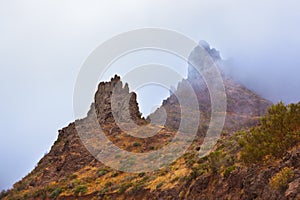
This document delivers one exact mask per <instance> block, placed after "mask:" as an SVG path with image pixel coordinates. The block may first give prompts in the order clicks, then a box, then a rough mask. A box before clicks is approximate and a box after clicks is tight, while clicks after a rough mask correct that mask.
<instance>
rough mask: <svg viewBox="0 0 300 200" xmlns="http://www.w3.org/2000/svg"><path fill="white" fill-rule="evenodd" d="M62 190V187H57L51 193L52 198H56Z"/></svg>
mask: <svg viewBox="0 0 300 200" xmlns="http://www.w3.org/2000/svg"><path fill="white" fill-rule="evenodd" d="M61 192H62V189H61V188H56V189H55V190H54V191H53V192H52V193H51V194H50V198H52V199H55V198H56V197H58V196H59V194H60V193H61Z"/></svg>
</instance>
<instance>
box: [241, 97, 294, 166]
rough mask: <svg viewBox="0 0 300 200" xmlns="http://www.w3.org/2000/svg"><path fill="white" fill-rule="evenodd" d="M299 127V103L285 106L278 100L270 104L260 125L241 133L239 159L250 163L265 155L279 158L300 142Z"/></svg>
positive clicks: (262, 158)
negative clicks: (274, 103) (276, 102)
mask: <svg viewBox="0 0 300 200" xmlns="http://www.w3.org/2000/svg"><path fill="white" fill-rule="evenodd" d="M299 128H300V103H298V104H290V105H288V106H285V105H284V104H283V103H282V102H280V103H278V104H276V105H273V106H271V107H270V108H269V110H268V113H267V115H266V116H264V117H263V118H262V119H261V125H260V126H258V127H255V128H252V129H251V130H250V131H249V132H242V133H241V138H240V139H239V144H240V146H241V147H242V148H243V149H242V152H241V160H242V161H244V162H245V163H248V164H251V163H257V162H261V161H262V160H264V159H265V158H266V157H267V156H272V157H275V158H280V157H281V156H282V155H283V154H284V153H285V152H286V151H287V150H288V149H290V148H292V147H293V146H295V145H296V144H297V143H298V142H300V135H299Z"/></svg>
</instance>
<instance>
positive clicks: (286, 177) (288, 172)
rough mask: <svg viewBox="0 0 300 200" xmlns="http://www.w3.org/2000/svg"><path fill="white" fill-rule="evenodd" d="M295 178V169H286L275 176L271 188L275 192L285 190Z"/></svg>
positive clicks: (271, 181)
mask: <svg viewBox="0 0 300 200" xmlns="http://www.w3.org/2000/svg"><path fill="white" fill-rule="evenodd" d="M293 176H294V169H293V168H289V167H285V168H283V169H282V170H281V171H280V172H278V173H277V174H275V176H273V177H272V178H271V180H270V182H269V184H270V187H271V188H273V189H275V190H284V189H286V188H287V186H288V183H289V182H290V181H291V179H292V178H293Z"/></svg>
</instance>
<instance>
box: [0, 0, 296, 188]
mask: <svg viewBox="0 0 300 200" xmlns="http://www.w3.org/2000/svg"><path fill="white" fill-rule="evenodd" d="M299 6H300V2H299V1H296V0H287V1H274V0H266V1H258V0H252V1H250V0H248V1H238V0H225V1H217V0H202V1H198V0H188V1H171V0H160V1H156V0H151V1H148V0H145V1H138V0H128V1H121V0H118V1H114V2H112V1H96V0H87V1H74V0H73V1H69V0H61V1H57V0H52V1H49V0H47V1H38V0H27V1H21V0H11V1H0V27H1V31H0V66H1V68H0V69H1V73H0V81H1V84H0V94H1V104H0V111H1V112H0V116H1V121H0V126H1V132H0V136H1V141H0V158H1V164H0V189H7V188H10V187H12V184H13V183H15V182H16V181H18V180H20V179H21V178H22V177H24V176H25V175H26V174H27V173H29V172H30V171H31V170H32V169H33V168H34V166H35V165H36V164H37V162H38V160H39V159H40V158H42V156H43V155H44V153H45V152H47V151H49V150H50V148H51V145H52V144H53V142H54V141H55V140H56V138H57V134H58V133H57V130H58V129H61V128H63V127H64V126H66V125H68V123H70V122H72V121H74V117H73V91H74V85H75V82H76V78H77V75H78V73H79V70H80V67H81V65H82V63H83V62H84V61H85V59H86V58H87V57H88V55H89V54H90V53H91V52H92V51H93V50H94V49H95V48H96V47H97V46H98V45H100V44H101V43H102V42H104V41H106V40H107V39H109V38H111V37H112V36H114V35H117V34H119V33H122V32H125V31H130V30H133V29H137V28H144V27H159V28H165V29H171V30H175V31H178V32H180V33H182V34H184V35H187V36H188V37H190V38H192V39H193V40H195V41H199V40H206V41H207V42H208V43H209V44H210V45H211V46H212V47H214V48H216V49H218V50H219V51H220V52H221V55H222V57H223V58H224V59H225V60H227V62H228V63H229V65H228V66H229V67H228V71H229V72H230V74H231V75H232V76H233V77H235V79H237V80H238V81H240V82H241V83H243V84H245V85H246V86H247V87H249V88H250V89H252V90H254V91H256V92H257V93H258V94H260V95H261V96H263V97H264V98H267V99H270V100H272V101H273V102H274V103H275V102H278V101H280V100H282V101H284V102H285V103H290V102H298V101H300V92H299V89H298V87H299V85H300V79H299V77H298V76H299V74H300V66H299V64H300V61H299V52H300V38H299V35H300V26H299V24H300V12H299ZM184 69H186V71H187V65H185V64H182V69H181V71H182V72H184V71H185V70H184ZM112 73H119V72H118V71H117V70H116V71H113V72H112ZM152 90H153V89H152ZM149 91H151V89H150V90H148V92H149ZM140 94H141V96H140V97H138V101H139V103H140V105H141V110H142V112H144V113H148V112H150V110H149V109H150V108H152V107H153V106H156V104H157V103H158V102H161V101H162V99H163V98H165V96H166V95H167V93H166V91H165V90H161V92H160V94H158V95H155V96H154V95H149V93H147V90H143V91H141V92H140ZM143 96H144V98H145V99H147V100H143ZM150 98H153V99H150ZM153 104H155V105H153Z"/></svg>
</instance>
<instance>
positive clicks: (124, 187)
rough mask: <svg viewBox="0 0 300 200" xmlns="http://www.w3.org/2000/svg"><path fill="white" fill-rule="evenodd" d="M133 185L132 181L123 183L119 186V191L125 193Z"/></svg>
mask: <svg viewBox="0 0 300 200" xmlns="http://www.w3.org/2000/svg"><path fill="white" fill-rule="evenodd" d="M131 186H132V183H122V184H121V185H120V188H119V193H120V194H123V193H124V192H125V191H126V190H127V189H128V188H130V187H131Z"/></svg>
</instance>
